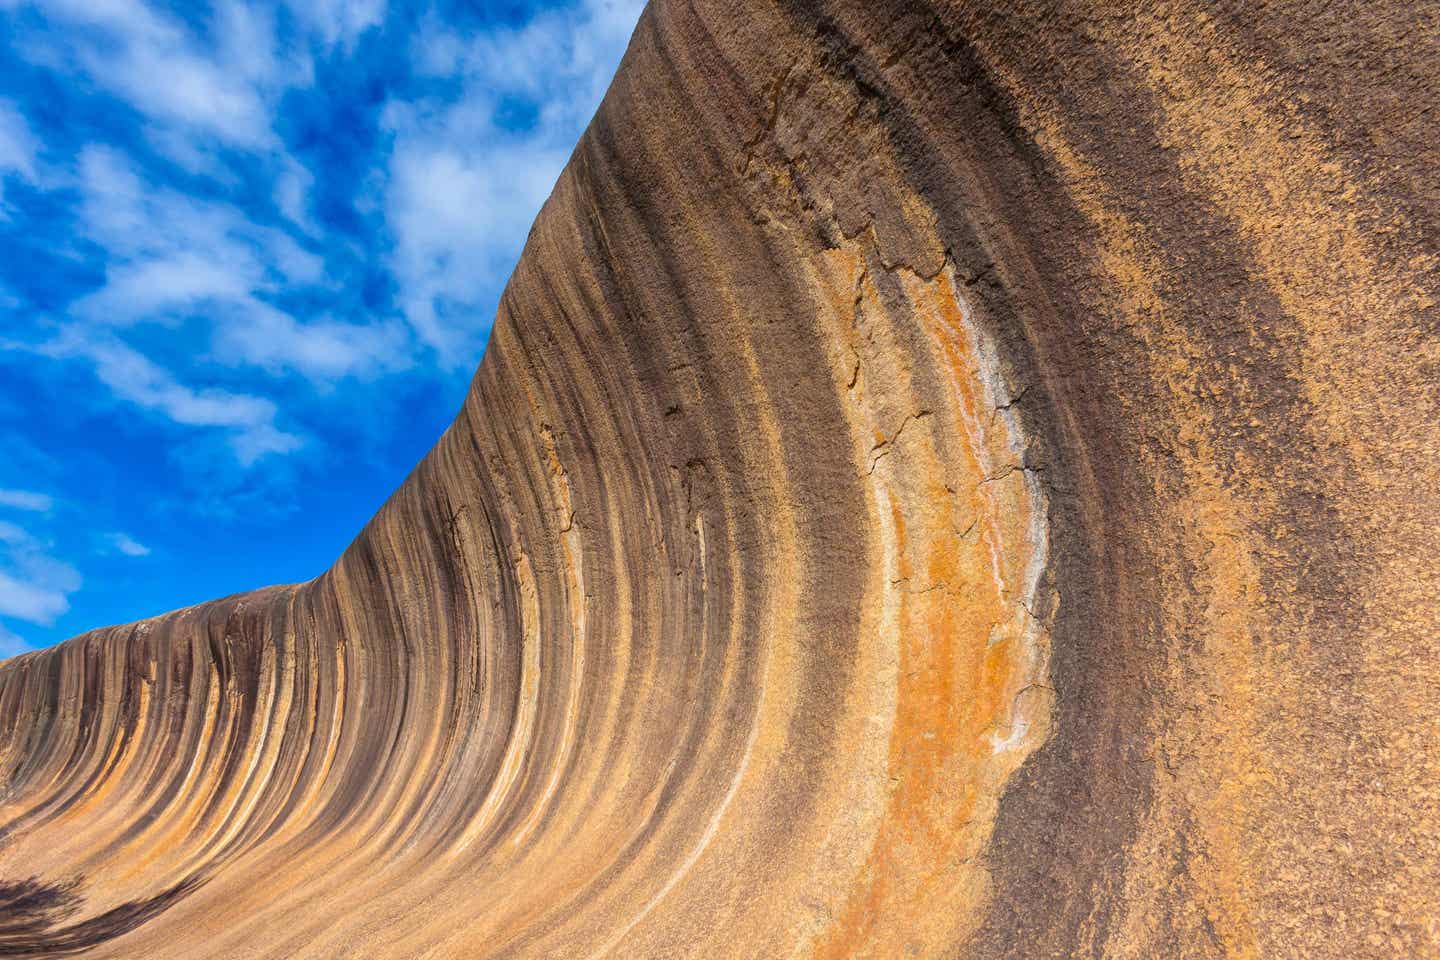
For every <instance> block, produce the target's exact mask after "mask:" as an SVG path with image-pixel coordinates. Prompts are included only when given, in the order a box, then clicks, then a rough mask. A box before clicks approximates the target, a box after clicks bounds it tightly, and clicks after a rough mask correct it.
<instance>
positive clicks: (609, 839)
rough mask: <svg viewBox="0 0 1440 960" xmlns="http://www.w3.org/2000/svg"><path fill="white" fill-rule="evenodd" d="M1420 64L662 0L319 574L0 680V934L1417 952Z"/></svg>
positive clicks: (420, 943) (1437, 343) (1432, 84)
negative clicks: (390, 480)
mask: <svg viewBox="0 0 1440 960" xmlns="http://www.w3.org/2000/svg"><path fill="white" fill-rule="evenodd" d="M1437 54H1440V14H1437V9H1436V7H1435V6H1434V5H1433V4H1423V3H1422V4H1399V3H1390V2H1378V3H1366V4H1359V3H1354V4H1322V3H1318V2H1305V0H1293V2H1284V3H1269V4H1257V5H1238V4H1213V5H1212V4H1202V3H1196V2H1185V0H1181V2H1174V3H1159V4H1150V5H1145V6H1143V7H1138V8H1137V7H1133V6H1131V5H1118V4H1117V5H1113V6H1106V5H1100V4H1094V3H1079V2H1053V3H1041V2H1025V3H1016V4H1010V5H1000V6H996V5H986V4H973V3H935V4H925V3H918V2H917V3H900V2H876V0H853V2H841V0H833V2H817V3H771V2H751V3H740V2H736V0H694V2H686V0H656V2H655V3H653V4H652V6H651V7H650V9H649V10H648V11H647V12H646V14H645V15H644V17H643V19H642V21H641V23H640V27H639V30H638V32H637V34H636V37H635V40H634V41H633V43H632V46H631V48H630V51H629V53H628V54H627V57H626V59H625V62H624V64H623V66H622V68H621V70H620V73H619V75H618V76H617V78H616V80H615V83H614V85H613V86H612V88H611V91H610V93H609V95H608V96H607V98H606V100H605V103H604V106H603V107H602V108H601V111H600V113H599V115H598V116H597V118H596V120H595V122H594V124H593V125H592V126H591V128H590V130H589V131H588V132H587V134H586V135H585V137H584V138H583V140H582V141H581V143H580V144H579V146H578V147H577V149H576V152H575V155H574V157H573V158H572V160H571V162H570V164H569V167H568V168H567V169H566V171H565V173H564V175H563V176H562V177H561V179H560V182H559V183H558V184H557V186H556V189H555V192H554V195H553V196H552V197H551V199H550V201H549V203H548V204H547V205H546V207H545V209H544V211H543V212H542V213H541V215H540V217H539V218H538V220H537V221H536V223H535V226H534V229H533V232H532V234H531V236H530V239H529V243H528V246H527V248H526V252H525V255H524V257H523V258H522V260H521V262H520V265H519V267H518V268H517V270H516V272H515V275H514V277H513V278H512V280H511V282H510V285H509V287H508V289H507V292H506V294H505V297H504V300H503V302H502V305H501V308H500V314H499V317H498V319H497V322H496V325H495V333H494V335H493V338H492V341H491V343H490V346H489V349H488V351H487V353H486V356H485V360H484V363H483V364H482V365H481V367H480V370H479V372H478V373H477V375H476V377H475V380H474V384H473V387H472V389H471V392H470V395H469V397H468V399H467V401H466V403H465V406H464V408H463V409H462V410H461V412H460V414H459V416H458V418H457V419H456V421H455V423H454V425H453V426H452V427H451V428H450V429H449V430H448V431H447V432H446V434H445V435H444V436H443V437H442V438H441V439H440V441H439V443H438V444H437V445H436V446H435V448H434V450H433V451H432V452H431V453H430V454H429V455H428V456H427V457H426V458H425V460H424V461H422V462H421V464H420V465H419V466H418V467H417V468H416V470H415V472H414V474H413V475H412V476H411V477H410V479H409V480H408V481H407V482H406V483H405V485H404V486H403V487H402V488H401V489H400V490H398V491H397V492H396V493H395V495H394V497H393V498H392V499H391V500H390V501H389V503H387V504H386V506H385V507H384V508H383V509H382V510H381V511H380V513H379V514H378V515H377V516H376V517H375V518H374V520H373V521H372V522H371V523H370V524H369V525H368V526H367V527H366V529H365V530H364V531H363V532H362V533H361V534H360V536H359V537H358V538H357V539H356V541H355V542H354V543H353V544H352V545H351V546H350V548H349V549H348V550H346V551H345V553H344V555H343V556H341V558H340V559H339V560H338V561H337V563H336V564H335V566H334V567H333V568H332V569H331V570H330V571H328V572H327V573H325V574H324V575H323V576H321V577H319V578H318V579H316V580H314V581H312V582H310V583H307V584H302V585H299V586H288V587H275V588H271V589H267V590H261V591H257V592H255V593H251V594H246V595H243V596H237V597H231V598H227V599H224V600H218V601H215V602H212V603H209V604H205V605H202V606H199V607H193V608H190V609H187V610H181V611H178V612H175V613H172V614H169V615H166V616H163V617H158V618H156V619H153V620H148V621H144V622H142V623H139V624H133V625H129V626H125V627H113V628H107V629H103V630H97V631H94V632H91V633H88V634H85V635H83V636H80V637H76V638H75V639H73V640H70V641H68V642H66V643H64V644H62V645H60V646H59V647H57V648H55V649H52V650H47V651H42V652H39V653H34V654H29V655H26V656H23V657H19V658H16V659H14V660H10V661H7V662H5V663H4V664H3V665H0V785H3V789H0V826H3V839H0V956H62V955H71V954H84V955H86V956H94V957H145V958H167V957H294V956H305V957H334V956H354V957H457V958H458V957H522V956H523V957H591V956H602V955H603V956H611V957H617V958H632V957H653V958H673V957H766V958H768V957H852V956H853V957H877V958H896V957H906V956H916V957H950V956H961V957H990V956H1014V957H1026V958H1030V957H1071V956H1084V957H1090V956H1104V957H1133V958H1150V957H1220V956H1226V957H1229V956H1237V957H1250V956H1255V957H1321V958H1326V957H1335V958H1340V957H1344V958H1358V957H1418V956H1440V894H1437V893H1436V891H1437V890H1440V728H1437V716H1440V646H1437V629H1440V519H1437V517H1440V340H1437V328H1440V315H1437V307H1436V297H1437V287H1440V282H1437V249H1440V244H1437V224H1440V195H1437V175H1436V171H1437V170H1440V156H1437V152H1440V130H1437V124H1436V122H1435V120H1436V117H1435V110H1434V104H1435V103H1437V102H1440V56H1437Z"/></svg>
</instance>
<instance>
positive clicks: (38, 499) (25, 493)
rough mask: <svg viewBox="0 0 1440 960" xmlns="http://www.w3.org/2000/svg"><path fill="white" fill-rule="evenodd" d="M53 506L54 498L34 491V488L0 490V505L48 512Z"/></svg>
mask: <svg viewBox="0 0 1440 960" xmlns="http://www.w3.org/2000/svg"><path fill="white" fill-rule="evenodd" d="M54 506H55V498H54V497H52V496H50V494H48V493H36V492H35V491H34V490H0V507H14V508H15V509H16V510H33V511H36V512H39V513H49V512H50V510H51V508H53V507H54Z"/></svg>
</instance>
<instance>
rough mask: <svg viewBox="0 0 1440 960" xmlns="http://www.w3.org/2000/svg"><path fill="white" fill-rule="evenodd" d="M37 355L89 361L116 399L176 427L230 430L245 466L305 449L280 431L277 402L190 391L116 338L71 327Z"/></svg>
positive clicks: (217, 391)
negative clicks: (152, 414)
mask: <svg viewBox="0 0 1440 960" xmlns="http://www.w3.org/2000/svg"><path fill="white" fill-rule="evenodd" d="M36 349H37V350H38V352H40V353H43V354H45V355H48V356H52V357H57V358H81V359H85V360H88V361H90V363H91V364H93V366H94V368H95V375H96V376H97V377H98V378H99V379H100V382H101V383H103V384H105V385H106V386H107V387H109V388H110V390H111V391H112V392H113V393H114V394H115V395H116V396H117V397H119V398H121V399H122V400H127V401H129V402H131V403H134V404H136V405H137V406H140V407H144V408H146V409H149V410H153V411H156V412H157V413H160V414H162V415H164V416H165V417H167V418H169V419H170V420H171V421H173V422H174V423H178V424H182V425H185V426H195V427H223V428H228V429H229V430H230V432H231V433H230V442H231V447H232V448H233V450H234V452H235V456H236V459H238V460H239V461H240V463H241V465H242V466H249V465H251V464H253V463H254V462H255V461H256V460H259V459H260V458H261V457H264V456H266V455H268V454H272V453H275V454H278V453H289V452H291V451H293V450H296V449H298V448H299V447H300V446H301V445H302V442H303V441H302V440H301V438H300V437H298V436H296V435H295V434H291V433H286V432H284V431H282V430H280V429H278V428H277V427H276V426H275V414H276V408H275V404H274V403H273V402H272V401H270V400H268V399H266V398H264V397H257V396H254V395H251V394H245V393H233V392H231V391H228V390H220V389H215V388H205V389H199V390H197V389H192V388H190V387H187V386H185V385H184V384H182V383H180V382H179V381H177V380H176V379H175V377H174V375H172V374H171V373H170V372H169V371H168V370H165V369H164V368H162V367H160V366H159V365H158V364H156V363H154V362H153V361H151V360H150V359H149V358H147V357H146V356H145V355H143V354H141V353H140V352H138V351H136V350H134V349H132V348H130V347H129V346H127V345H126V344H124V343H123V342H121V341H120V340H118V339H116V338H114V337H112V336H105V335H104V334H103V333H99V332H97V331H94V330H85V329H81V328H75V327H71V328H68V329H66V330H64V331H63V332H62V333H61V335H60V336H59V337H58V338H56V339H55V340H53V341H51V342H49V343H47V344H44V345H42V346H40V347H38V348H36Z"/></svg>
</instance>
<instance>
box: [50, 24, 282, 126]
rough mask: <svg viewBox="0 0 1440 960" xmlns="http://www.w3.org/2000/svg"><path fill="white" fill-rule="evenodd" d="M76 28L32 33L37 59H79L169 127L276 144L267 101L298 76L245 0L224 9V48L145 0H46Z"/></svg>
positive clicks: (56, 61) (85, 67) (89, 71)
mask: <svg viewBox="0 0 1440 960" xmlns="http://www.w3.org/2000/svg"><path fill="white" fill-rule="evenodd" d="M44 9H45V14H46V16H47V17H48V18H51V19H54V20H61V21H64V22H66V23H67V24H68V25H69V26H70V27H71V29H70V30H67V31H64V32H59V31H50V32H47V33H45V34H43V35H41V36H39V37H31V38H28V44H27V46H26V48H25V52H26V53H27V54H28V55H29V57H30V59H32V60H40V61H42V62H48V63H50V64H54V65H62V64H71V65H73V66H74V67H78V68H79V69H80V70H81V71H83V72H84V73H86V74H88V75H89V76H90V77H91V78H93V79H94V81H95V82H96V83H98V84H99V85H100V86H102V87H104V88H106V89H108V90H109V91H110V92H112V93H114V94H115V95H117V96H119V97H122V98H123V99H125V100H127V101H128V102H129V103H131V104H133V105H134V106H135V107H136V108H137V109H139V110H140V111H141V112H142V113H145V114H147V115H148V116H150V117H151V118H153V119H154V120H156V121H157V122H160V123H164V124H173V125H179V126H182V127H185V128H188V129H191V130H193V131H195V132H197V133H204V134H208V135H211V136H214V137H217V138H219V139H221V140H223V141H225V142H227V143H230V144H232V145H235V146H241V147H248V148H251V149H258V148H263V147H265V146H267V145H269V144H271V143H272V142H273V140H274V136H273V134H272V132H271V130H270V121H269V107H268V104H267V100H268V99H269V98H270V97H272V96H274V95H275V94H276V92H277V91H278V90H279V88H281V87H283V85H284V83H285V81H286V80H287V79H289V78H288V77H287V75H286V71H285V70H284V69H282V67H281V65H280V64H279V63H278V61H277V60H276V59H275V57H274V53H273V51H274V37H273V32H272V31H271V29H270V27H269V24H268V23H267V22H264V21H263V20H262V19H261V18H260V17H259V16H258V15H257V14H255V13H253V12H250V11H248V10H247V9H246V8H245V7H244V6H242V5H240V4H238V3H230V4H224V5H222V6H221V7H220V8H219V10H218V11H217V12H216V21H217V24H216V26H217V29H216V30H215V31H214V32H215V34H216V36H217V37H219V38H221V40H220V43H219V45H218V46H217V47H215V48H210V47H208V46H207V45H206V44H205V43H203V42H202V41H201V40H200V39H199V38H198V37H196V36H194V35H193V34H192V33H191V32H190V31H189V30H187V29H186V28H185V26H184V25H183V24H180V23H178V22H176V21H175V20H173V19H171V18H170V17H167V16H165V15H163V14H161V13H158V12H156V10H155V9H153V8H152V7H150V6H149V5H147V4H145V3H143V2H140V0H46V3H45V4H44Z"/></svg>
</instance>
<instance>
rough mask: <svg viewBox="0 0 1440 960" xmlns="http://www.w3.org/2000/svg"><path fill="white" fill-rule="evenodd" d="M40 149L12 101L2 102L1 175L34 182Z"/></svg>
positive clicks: (0, 105) (0, 104)
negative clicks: (15, 175) (7, 174)
mask: <svg viewBox="0 0 1440 960" xmlns="http://www.w3.org/2000/svg"><path fill="white" fill-rule="evenodd" d="M39 149H40V146H39V143H38V142H37V141H36V139H35V135H34V134H33V133H31V132H30V125H29V124H28V123H26V122H25V116H24V114H22V113H21V112H20V111H19V110H18V109H17V108H16V106H15V104H13V103H11V102H10V101H8V100H0V175H3V174H5V173H7V172H9V173H15V174H18V175H20V176H21V177H23V178H25V179H26V180H34V179H35V156H36V154H37V153H38V152H39Z"/></svg>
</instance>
